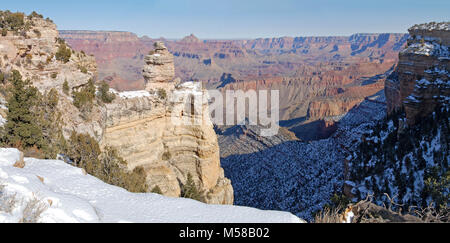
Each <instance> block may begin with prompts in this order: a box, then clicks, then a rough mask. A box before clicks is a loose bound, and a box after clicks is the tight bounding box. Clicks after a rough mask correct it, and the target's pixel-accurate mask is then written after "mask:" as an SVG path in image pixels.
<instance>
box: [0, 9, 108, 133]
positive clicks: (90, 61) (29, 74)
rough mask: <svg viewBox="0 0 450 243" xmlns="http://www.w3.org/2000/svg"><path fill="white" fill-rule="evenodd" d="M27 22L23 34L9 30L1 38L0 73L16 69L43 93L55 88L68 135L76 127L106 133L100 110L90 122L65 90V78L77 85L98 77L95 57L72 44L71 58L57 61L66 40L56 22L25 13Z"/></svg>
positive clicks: (74, 86) (71, 83)
mask: <svg viewBox="0 0 450 243" xmlns="http://www.w3.org/2000/svg"><path fill="white" fill-rule="evenodd" d="M24 21H25V24H27V23H28V24H29V25H30V26H31V27H30V29H28V30H26V31H23V32H22V33H21V34H18V33H15V32H14V31H8V33H7V35H6V36H2V37H0V73H3V74H5V75H6V76H7V75H8V74H9V73H10V72H11V71H12V70H17V71H19V72H20V73H21V75H22V77H23V79H29V80H31V81H32V82H33V85H34V86H36V87H37V88H38V89H39V91H40V92H41V93H45V92H48V91H50V89H52V88H55V89H56V90H57V91H58V93H59V97H60V99H59V104H58V106H59V108H60V109H61V110H63V111H65V115H64V116H63V117H62V119H63V123H64V126H63V131H64V134H65V135H66V136H68V135H69V134H70V133H71V132H72V130H76V131H78V132H80V133H88V134H90V135H91V136H93V137H96V138H97V139H99V138H100V137H101V134H102V125H101V119H102V114H101V111H100V109H99V108H98V107H95V108H94V112H93V114H95V115H94V116H93V117H92V118H91V120H90V121H86V120H84V119H83V118H81V116H80V112H79V111H78V109H77V108H76V107H75V106H73V105H72V98H71V97H70V96H68V95H66V94H64V93H63V91H62V86H63V83H64V81H67V82H68V84H69V87H70V88H76V87H79V86H80V85H83V84H85V83H87V82H88V80H89V79H94V80H95V79H96V75H97V65H96V62H95V58H94V57H93V56H89V55H86V54H84V53H82V52H76V51H73V50H71V49H70V47H68V48H69V49H70V52H71V56H70V58H69V60H68V61H67V62H63V61H60V60H57V59H56V53H57V52H58V50H59V47H60V46H61V45H63V43H62V42H61V39H59V34H58V31H57V29H56V25H55V24H54V23H53V22H52V21H51V20H48V19H47V20H46V19H43V18H41V17H30V16H28V17H27V16H25V18H24ZM83 69H84V70H83Z"/></svg>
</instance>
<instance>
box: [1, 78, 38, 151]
mask: <svg viewBox="0 0 450 243" xmlns="http://www.w3.org/2000/svg"><path fill="white" fill-rule="evenodd" d="M9 81H10V82H11V84H12V88H11V90H10V92H11V94H10V97H9V98H8V113H7V122H6V125H5V137H4V138H3V141H4V142H5V143H6V144H7V145H9V146H14V147H17V148H26V147H32V146H36V147H38V148H40V147H42V145H43V135H42V131H41V129H40V128H39V126H38V124H37V123H36V119H35V114H33V108H34V106H35V105H36V102H37V101H38V90H37V89H36V88H35V87H33V86H31V84H30V81H29V80H26V81H23V80H22V76H21V75H20V73H19V72H18V71H16V70H13V71H12V75H11V76H10V79H9Z"/></svg>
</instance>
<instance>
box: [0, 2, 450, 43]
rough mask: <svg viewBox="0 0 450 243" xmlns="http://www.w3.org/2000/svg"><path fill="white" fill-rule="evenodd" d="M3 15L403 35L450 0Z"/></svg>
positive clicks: (71, 24) (101, 7)
mask: <svg viewBox="0 0 450 243" xmlns="http://www.w3.org/2000/svg"><path fill="white" fill-rule="evenodd" d="M0 6H1V7H0V8H1V9H3V10H5V9H9V10H11V11H21V12H26V13H30V12H31V11H33V10H36V11H37V12H39V13H41V14H43V15H44V16H46V17H50V18H51V19H53V20H54V21H55V23H56V24H57V25H58V28H59V29H83V30H122V31H132V32H134V33H137V34H138V35H140V36H142V35H148V36H149V37H152V38H158V37H166V38H182V37H183V36H186V35H189V34H191V33H194V34H195V35H197V36H198V37H199V38H202V39H214V38H216V39H218V38H221V39H236V38H257V37H281V36H324V35H325V36H326V35H350V34H353V33H380V32H406V30H407V29H408V27H410V26H412V25H413V24H415V23H423V22H430V21H449V20H450V18H449V13H450V1H449V0H419V1H417V0H372V1H366V0H364V1H363V0H340V1H339V0H314V1H302V0H146V1H145V0H128V1H126V0H121V1H116V0H77V1H62V0H38V1H36V0H15V1H11V0H1V4H0Z"/></svg>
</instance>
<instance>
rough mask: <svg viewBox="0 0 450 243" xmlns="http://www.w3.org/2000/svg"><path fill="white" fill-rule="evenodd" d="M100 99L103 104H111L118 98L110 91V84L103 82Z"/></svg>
mask: <svg viewBox="0 0 450 243" xmlns="http://www.w3.org/2000/svg"><path fill="white" fill-rule="evenodd" d="M99 97H100V100H101V101H102V102H103V103H111V102H112V101H113V100H114V99H115V98H116V96H115V95H114V94H113V93H111V92H110V91H109V84H108V83H106V82H105V81H103V82H102V83H101V84H100V88H99Z"/></svg>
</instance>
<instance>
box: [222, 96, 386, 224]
mask: <svg viewBox="0 0 450 243" xmlns="http://www.w3.org/2000/svg"><path fill="white" fill-rule="evenodd" d="M384 102H385V96H384V91H381V92H379V93H378V94H377V95H374V96H373V97H370V98H368V100H366V101H364V102H362V103H361V104H360V105H359V106H358V107H356V108H354V109H352V110H350V111H349V112H348V113H347V114H346V115H345V116H343V117H341V118H340V120H339V128H338V131H337V132H336V133H335V134H334V135H333V136H331V137H330V138H328V139H323V140H318V141H312V142H309V143H306V142H300V141H288V142H283V143H280V144H277V145H275V146H273V147H269V148H266V149H265V150H263V151H259V152H255V153H251V154H240V155H232V156H228V157H226V158H222V159H221V163H222V167H223V168H224V170H225V175H226V177H227V178H230V179H231V182H232V184H233V188H234V196H235V202H236V204H238V205H245V206H250V207H256V208H260V209H275V210H282V211H289V212H292V213H293V214H295V215H297V216H299V217H301V218H303V219H305V220H308V221H313V219H314V217H313V215H314V213H315V212H317V211H320V210H322V209H323V207H324V206H325V205H326V204H330V198H331V197H332V196H333V194H334V193H339V192H340V191H341V190H342V186H343V183H344V181H345V178H344V176H343V175H344V169H345V168H344V161H345V159H346V158H351V157H350V155H351V153H350V151H354V149H355V147H356V146H357V145H358V144H359V142H360V140H361V136H362V134H364V133H365V132H366V131H367V128H368V127H370V126H371V125H373V124H374V123H375V122H377V121H378V120H380V119H382V118H383V117H384V116H385V110H386V105H385V104H384Z"/></svg>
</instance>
